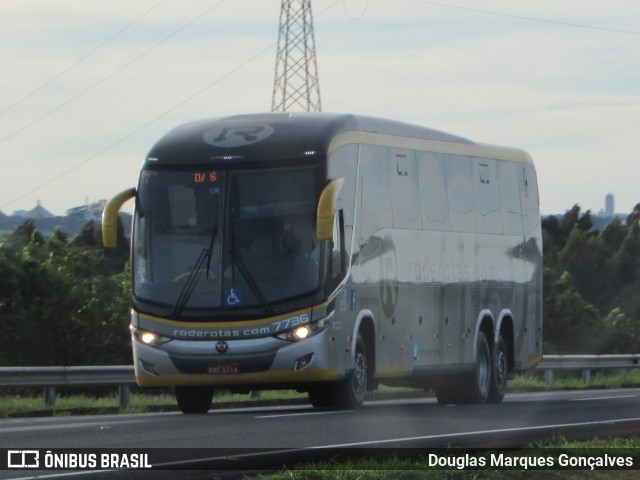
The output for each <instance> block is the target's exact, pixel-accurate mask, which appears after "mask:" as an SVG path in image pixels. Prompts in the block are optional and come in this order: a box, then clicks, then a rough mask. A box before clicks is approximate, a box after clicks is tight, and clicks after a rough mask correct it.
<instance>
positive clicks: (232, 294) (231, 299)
mask: <svg viewBox="0 0 640 480" xmlns="http://www.w3.org/2000/svg"><path fill="white" fill-rule="evenodd" d="M224 304H225V305H226V306H227V307H235V306H239V305H242V289H241V288H230V289H229V290H226V291H225V292H224Z"/></svg>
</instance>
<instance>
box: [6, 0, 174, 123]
mask: <svg viewBox="0 0 640 480" xmlns="http://www.w3.org/2000/svg"><path fill="white" fill-rule="evenodd" d="M6 1H9V0H6ZM6 1H5V3H6ZM164 2H166V0H160V1H159V2H158V3H156V4H155V5H153V6H152V7H151V8H149V9H148V10H147V11H145V12H144V13H142V14H141V15H139V16H138V17H136V18H134V19H133V20H132V21H131V22H129V23H128V24H126V25H125V26H124V27H122V28H121V29H120V30H118V31H117V32H115V33H114V34H113V35H111V36H110V37H109V38H107V39H106V40H105V41H103V42H102V43H100V44H99V45H98V46H96V47H94V48H93V49H92V50H90V51H89V52H88V53H86V54H85V55H83V56H82V57H80V58H79V59H78V60H76V61H75V62H74V63H72V64H71V65H69V66H68V67H66V68H64V69H63V70H62V71H60V72H59V73H57V74H56V75H54V76H53V77H51V78H50V79H49V80H47V81H46V82H44V83H43V84H42V85H40V86H39V87H38V88H36V89H35V90H32V91H31V92H29V93H28V94H26V95H25V96H24V97H22V98H21V99H20V100H18V101H17V102H15V103H13V104H11V105H9V106H8V107H7V108H5V109H4V110H2V111H1V112H0V117H1V116H2V115H4V114H5V113H7V112H10V111H11V110H13V109H14V108H15V107H17V106H18V105H20V104H21V103H23V102H24V101H25V100H28V99H29V98H31V97H32V96H33V95H35V94H36V93H38V92H39V91H40V90H42V89H44V88H45V87H48V86H49V85H51V84H52V83H53V82H54V81H56V80H57V79H59V78H60V77H62V76H63V75H64V74H65V73H67V72H68V71H69V70H71V69H73V68H75V67H77V66H78V65H79V64H80V63H82V62H84V61H85V60H86V59H87V58H89V57H90V56H91V55H94V54H95V53H96V52H97V51H98V50H100V49H101V48H103V47H104V46H105V45H107V44H109V43H110V42H112V41H113V40H114V39H116V38H117V37H118V36H120V35H121V34H122V33H124V32H125V31H127V30H128V29H129V28H131V27H132V26H133V25H135V24H136V23H138V22H139V21H140V20H142V19H143V18H144V17H146V16H147V15H148V14H149V13H151V12H152V11H153V10H155V9H156V8H158V7H159V6H160V4H162V3H164ZM3 4H4V3H0V6H2V5H3Z"/></svg>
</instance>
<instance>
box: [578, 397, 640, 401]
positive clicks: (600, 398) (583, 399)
mask: <svg viewBox="0 0 640 480" xmlns="http://www.w3.org/2000/svg"><path fill="white" fill-rule="evenodd" d="M637 397H638V395H611V396H608V397H588V398H572V399H571V401H572V402H586V401H589V400H612V399H618V398H637Z"/></svg>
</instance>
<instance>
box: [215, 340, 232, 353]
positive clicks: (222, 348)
mask: <svg viewBox="0 0 640 480" xmlns="http://www.w3.org/2000/svg"><path fill="white" fill-rule="evenodd" d="M228 351H229V344H228V343H227V342H222V341H220V342H218V343H217V344H216V352H218V353H227V352H228Z"/></svg>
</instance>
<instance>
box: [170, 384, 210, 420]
mask: <svg viewBox="0 0 640 480" xmlns="http://www.w3.org/2000/svg"><path fill="white" fill-rule="evenodd" d="M175 393H176V400H177V402H178V408H180V411H181V412H182V413H186V414H204V413H207V412H208V411H209V409H210V408H211V401H212V400H213V387H175Z"/></svg>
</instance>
